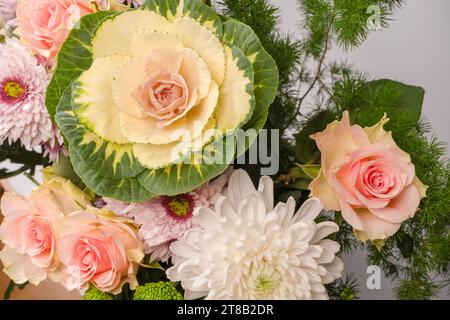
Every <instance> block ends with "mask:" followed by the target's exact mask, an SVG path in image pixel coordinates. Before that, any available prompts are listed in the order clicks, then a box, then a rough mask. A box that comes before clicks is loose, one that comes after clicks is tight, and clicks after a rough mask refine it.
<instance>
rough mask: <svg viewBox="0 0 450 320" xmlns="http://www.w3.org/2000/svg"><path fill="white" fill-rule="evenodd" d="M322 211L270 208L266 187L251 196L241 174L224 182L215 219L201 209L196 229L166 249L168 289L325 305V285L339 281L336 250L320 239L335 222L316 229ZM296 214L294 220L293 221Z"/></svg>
mask: <svg viewBox="0 0 450 320" xmlns="http://www.w3.org/2000/svg"><path fill="white" fill-rule="evenodd" d="M322 208H323V205H322V204H321V202H320V201H319V200H318V199H316V198H311V199H309V200H307V201H306V202H305V203H304V204H303V206H302V207H301V208H300V210H298V211H297V213H295V201H294V200H293V198H290V199H289V200H288V201H287V203H279V204H278V205H277V206H276V207H275V208H274V207H273V182H272V180H271V179H270V178H269V177H262V178H261V180H260V184H259V188H258V190H256V189H255V187H254V186H253V183H252V182H251V180H250V177H249V176H248V174H247V173H246V172H245V171H242V170H238V171H235V172H234V173H233V175H232V176H231V179H230V182H229V187H228V190H227V192H226V193H225V197H222V198H221V199H219V200H218V201H217V202H216V206H215V212H213V211H212V210H211V209H208V208H204V207H203V208H201V209H200V210H199V211H198V212H197V213H196V215H195V217H194V220H195V222H196V223H197V224H199V225H200V226H201V228H198V229H192V230H190V231H188V232H187V233H186V234H185V236H184V237H183V238H182V239H181V240H179V241H176V242H174V243H173V244H172V245H171V250H172V251H173V253H174V255H175V257H174V258H175V259H173V260H174V266H173V267H171V268H170V269H168V270H167V275H168V277H169V279H170V280H171V281H181V285H182V286H183V288H184V289H185V297H186V299H195V298H200V297H206V299H251V300H253V299H327V298H328V295H327V292H326V290H325V287H324V284H327V283H330V282H332V281H333V280H335V279H337V278H339V277H340V276H341V273H342V270H343V263H342V261H341V260H340V259H339V258H338V257H336V255H335V254H336V253H337V252H338V250H339V245H338V244H337V243H336V242H334V241H331V240H328V239H324V238H325V237H327V236H328V235H330V234H331V233H334V232H336V231H338V226H337V225H336V224H335V223H334V222H330V221H328V222H321V223H315V222H314V219H315V218H316V217H317V216H318V215H319V213H320V212H321V211H322ZM294 213H295V214H294Z"/></svg>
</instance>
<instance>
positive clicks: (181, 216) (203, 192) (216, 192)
mask: <svg viewBox="0 0 450 320" xmlns="http://www.w3.org/2000/svg"><path fill="white" fill-rule="evenodd" d="M230 174H231V170H228V171H227V172H225V173H224V174H222V175H221V176H220V177H218V178H217V179H216V180H214V181H212V182H207V183H205V184H203V185H202V186H201V187H199V188H197V189H196V190H194V191H192V192H189V193H185V194H181V195H177V196H171V197H169V196H159V197H156V198H154V199H152V200H149V201H145V202H142V203H130V204H127V203H123V202H120V201H117V200H113V199H108V198H104V199H103V200H104V201H105V202H106V206H105V208H106V209H108V210H110V211H112V212H114V213H116V214H118V215H120V216H123V217H127V218H129V219H132V220H134V223H135V224H137V225H139V226H140V228H139V237H140V239H141V240H143V241H144V252H145V253H146V254H150V261H151V262H153V261H157V260H159V261H163V262H166V261H168V260H169V258H170V257H171V256H172V252H171V251H170V249H169V247H170V244H171V243H172V242H173V241H176V240H178V239H180V238H181V237H182V236H183V235H184V234H185V233H186V231H188V230H190V229H192V228H194V227H197V225H196V224H194V222H193V216H194V212H195V211H196V210H198V209H199V208H201V207H208V208H212V207H214V205H215V203H216V200H217V199H218V198H219V197H220V196H221V192H222V190H223V189H224V187H225V184H226V183H227V182H228V178H229V176H230Z"/></svg>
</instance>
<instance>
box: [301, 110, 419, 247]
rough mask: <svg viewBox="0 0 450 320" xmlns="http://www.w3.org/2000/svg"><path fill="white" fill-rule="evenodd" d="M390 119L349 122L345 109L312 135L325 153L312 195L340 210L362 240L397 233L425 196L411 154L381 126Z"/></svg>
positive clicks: (332, 208)
mask: <svg viewBox="0 0 450 320" xmlns="http://www.w3.org/2000/svg"><path fill="white" fill-rule="evenodd" d="M388 121H389V119H387V118H386V116H385V117H384V118H383V119H382V120H381V121H380V122H379V123H378V124H376V125H374V126H373V127H368V128H361V127H360V126H358V125H353V126H351V125H350V121H349V115H348V112H345V113H344V117H343V119H342V121H335V122H333V123H331V124H329V125H328V127H327V128H326V130H325V131H323V132H320V133H316V134H314V135H312V136H311V138H312V139H314V140H315V141H316V143H317V146H318V148H319V150H320V151H321V153H322V161H321V162H322V164H321V171H320V174H319V176H318V177H317V178H316V179H315V180H314V181H313V182H312V183H311V184H310V186H309V189H310V190H311V194H312V195H313V196H316V197H318V198H320V200H321V201H322V202H323V203H324V205H325V208H326V209H328V210H335V211H341V213H342V216H343V218H344V219H345V220H346V221H347V222H348V223H349V224H350V225H351V226H352V227H353V228H354V230H355V233H356V235H357V237H358V238H359V239H360V240H362V241H366V240H371V241H374V240H382V239H386V238H387V237H389V236H391V235H393V234H394V233H395V232H397V230H398V229H399V228H400V225H401V223H402V222H403V221H405V220H407V219H409V218H412V217H413V216H414V214H415V212H416V210H417V208H418V207H419V204H420V200H421V199H422V198H423V197H425V195H426V187H425V186H424V185H423V184H422V183H421V182H420V181H419V179H418V178H417V177H416V175H415V168H414V165H413V164H412V163H411V158H410V156H409V155H408V154H407V153H405V152H404V151H402V150H401V149H400V148H399V147H398V146H397V144H396V143H395V142H394V140H393V139H392V135H391V132H386V131H385V130H384V129H383V126H384V125H385V124H386V123H387V122H388Z"/></svg>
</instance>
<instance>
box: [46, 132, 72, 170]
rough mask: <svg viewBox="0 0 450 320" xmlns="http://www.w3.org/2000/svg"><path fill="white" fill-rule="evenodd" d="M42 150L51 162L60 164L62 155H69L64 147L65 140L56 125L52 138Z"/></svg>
mask: <svg viewBox="0 0 450 320" xmlns="http://www.w3.org/2000/svg"><path fill="white" fill-rule="evenodd" d="M42 148H43V150H44V157H48V158H49V160H50V161H51V162H58V161H59V157H60V156H61V155H64V156H68V155H69V153H68V152H67V149H66V148H65V147H64V139H63V137H62V136H61V133H60V132H59V129H58V128H57V127H56V126H55V125H53V127H52V137H51V138H50V140H48V141H47V142H46V143H44V144H43V145H42Z"/></svg>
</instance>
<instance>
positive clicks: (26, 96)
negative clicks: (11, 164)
mask: <svg viewBox="0 0 450 320" xmlns="http://www.w3.org/2000/svg"><path fill="white" fill-rule="evenodd" d="M0 56H1V59H0V142H3V141H4V140H5V139H8V141H9V142H10V143H11V142H14V141H17V140H20V142H21V143H22V144H23V145H24V146H25V147H29V148H33V147H35V146H38V145H40V144H42V143H45V142H46V141H48V140H49V139H51V138H52V122H51V120H50V116H49V114H48V112H47V109H46V108H45V102H44V97H45V91H46V89H47V84H48V81H49V76H48V74H47V71H46V70H45V68H44V67H43V66H42V65H41V64H40V63H39V62H38V60H37V59H36V57H35V56H33V55H32V54H31V51H29V50H28V49H27V48H25V47H23V46H21V45H20V44H19V43H17V42H16V41H14V40H11V39H8V40H7V41H6V43H5V44H0Z"/></svg>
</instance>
